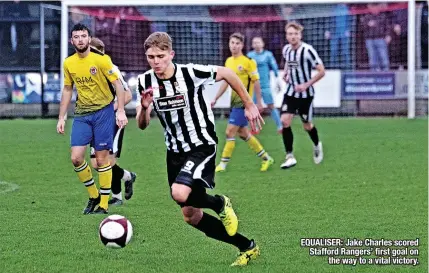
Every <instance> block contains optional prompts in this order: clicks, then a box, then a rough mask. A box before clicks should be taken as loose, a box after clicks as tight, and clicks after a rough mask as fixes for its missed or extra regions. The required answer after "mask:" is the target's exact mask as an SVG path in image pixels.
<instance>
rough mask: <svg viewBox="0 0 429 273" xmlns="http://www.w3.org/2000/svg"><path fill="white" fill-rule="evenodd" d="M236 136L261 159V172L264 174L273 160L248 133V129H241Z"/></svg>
mask: <svg viewBox="0 0 429 273" xmlns="http://www.w3.org/2000/svg"><path fill="white" fill-rule="evenodd" d="M238 135H239V136H240V138H241V139H242V140H244V141H245V142H247V144H248V145H249V148H250V149H251V150H253V151H254V152H255V153H256V155H257V156H258V157H260V158H261V159H262V165H261V172H265V171H267V170H268V168H269V167H270V166H271V165H273V163H274V159H273V158H272V157H271V156H270V155H269V154H268V153H267V152H266V151H265V149H264V147H263V146H262V145H261V143H260V142H259V140H258V139H257V138H256V137H255V136H254V135H252V134H251V133H250V131H249V129H248V127H241V128H240V129H239V130H238Z"/></svg>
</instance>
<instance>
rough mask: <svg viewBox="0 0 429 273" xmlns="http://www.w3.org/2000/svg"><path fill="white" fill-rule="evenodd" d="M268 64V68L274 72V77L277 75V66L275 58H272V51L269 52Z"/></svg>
mask: <svg viewBox="0 0 429 273" xmlns="http://www.w3.org/2000/svg"><path fill="white" fill-rule="evenodd" d="M268 66H269V67H270V70H271V71H273V72H274V75H275V76H276V77H278V76H279V66H278V65H277V61H276V58H274V55H273V53H271V52H270V55H269V59H268Z"/></svg>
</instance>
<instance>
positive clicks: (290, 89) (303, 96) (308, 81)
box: [280, 22, 325, 169]
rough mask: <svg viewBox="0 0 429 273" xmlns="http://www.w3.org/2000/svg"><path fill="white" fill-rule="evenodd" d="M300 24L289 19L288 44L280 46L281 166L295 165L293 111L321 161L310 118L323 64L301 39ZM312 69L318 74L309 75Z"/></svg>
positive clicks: (311, 48) (321, 153)
mask: <svg viewBox="0 0 429 273" xmlns="http://www.w3.org/2000/svg"><path fill="white" fill-rule="evenodd" d="M303 29H304V28H303V27H302V25H300V24H298V23H296V22H290V23H288V24H287V25H286V27H285V31H286V39H287V41H288V43H289V44H287V45H286V46H284V48H283V57H284V58H285V60H286V62H285V68H284V72H285V80H286V82H287V89H286V92H285V94H284V98H283V103H282V107H281V120H282V123H283V143H284V146H285V150H286V160H285V162H284V163H283V164H281V166H280V167H281V168H282V169H287V168H290V167H293V166H295V165H296V163H297V161H296V159H295V157H294V155H293V149H292V148H293V134H292V128H291V124H292V119H293V117H294V115H295V114H296V113H298V114H299V115H300V117H301V121H302V123H303V125H304V129H305V130H306V131H307V132H308V134H309V136H310V138H311V140H312V141H313V144H314V146H313V160H314V163H316V164H319V163H320V162H322V160H323V148H322V142H321V141H319V135H318V133H317V129H316V127H315V126H314V124H313V123H312V120H313V97H314V92H315V91H314V87H313V84H314V83H316V82H317V81H318V80H320V79H321V78H323V76H324V75H325V67H324V66H323V62H322V60H321V59H320V58H319V55H318V54H317V52H316V50H314V48H313V47H312V46H311V45H309V44H307V43H304V42H303V41H301V39H302V31H303ZM313 68H315V69H316V70H317V74H316V75H314V76H313V77H312V76H311V70H312V69H313Z"/></svg>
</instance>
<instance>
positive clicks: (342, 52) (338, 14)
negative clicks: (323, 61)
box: [325, 4, 352, 69]
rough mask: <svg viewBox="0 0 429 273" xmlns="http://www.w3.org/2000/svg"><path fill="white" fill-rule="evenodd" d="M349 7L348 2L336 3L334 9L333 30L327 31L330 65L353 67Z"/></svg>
mask: <svg viewBox="0 0 429 273" xmlns="http://www.w3.org/2000/svg"><path fill="white" fill-rule="evenodd" d="M348 13H349V8H348V7H347V5H346V4H338V5H335V7H334V9H333V15H334V16H333V18H334V22H333V25H334V26H333V28H332V31H330V30H327V31H326V32H325V39H327V40H329V41H330V43H329V44H330V49H331V51H330V59H329V61H330V63H329V67H342V68H346V69H350V68H352V62H351V58H350V22H349V19H350V18H349V15H348Z"/></svg>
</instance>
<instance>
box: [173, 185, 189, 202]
mask: <svg viewBox="0 0 429 273" xmlns="http://www.w3.org/2000/svg"><path fill="white" fill-rule="evenodd" d="M171 197H172V198H173V200H174V201H176V203H178V204H185V203H186V201H187V200H188V197H189V193H188V192H185V191H180V190H175V189H174V188H173V189H172V191H171Z"/></svg>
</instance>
